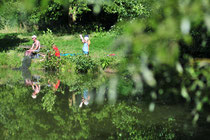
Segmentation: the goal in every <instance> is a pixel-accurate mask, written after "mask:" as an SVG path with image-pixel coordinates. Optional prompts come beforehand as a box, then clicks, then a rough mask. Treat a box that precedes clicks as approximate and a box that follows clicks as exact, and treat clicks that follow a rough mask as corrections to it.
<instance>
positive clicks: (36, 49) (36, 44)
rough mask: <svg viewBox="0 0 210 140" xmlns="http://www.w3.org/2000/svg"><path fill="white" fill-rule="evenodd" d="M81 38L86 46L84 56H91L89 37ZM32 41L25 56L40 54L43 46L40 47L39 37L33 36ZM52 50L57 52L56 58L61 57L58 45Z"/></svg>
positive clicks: (84, 46)
mask: <svg viewBox="0 0 210 140" xmlns="http://www.w3.org/2000/svg"><path fill="white" fill-rule="evenodd" d="M79 36H80V38H81V41H82V43H83V44H84V45H83V48H82V50H83V54H85V55H89V46H90V39H89V36H88V35H85V36H84V38H83V36H82V35H79ZM32 40H33V44H32V47H31V48H30V49H29V50H27V51H26V52H25V54H24V55H25V56H29V57H31V56H32V55H33V54H35V53H39V51H40V48H41V45H40V42H39V41H38V40H37V36H36V35H33V36H32ZM52 48H53V50H54V51H55V56H57V57H60V52H59V50H58V47H57V46H56V45H53V46H52Z"/></svg>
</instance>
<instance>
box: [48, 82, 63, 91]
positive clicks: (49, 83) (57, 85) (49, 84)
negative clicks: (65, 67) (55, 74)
mask: <svg viewBox="0 0 210 140" xmlns="http://www.w3.org/2000/svg"><path fill="white" fill-rule="evenodd" d="M51 85H53V90H54V91H56V90H58V88H59V86H60V80H57V83H56V84H55V83H51V82H50V80H48V86H49V87H51Z"/></svg>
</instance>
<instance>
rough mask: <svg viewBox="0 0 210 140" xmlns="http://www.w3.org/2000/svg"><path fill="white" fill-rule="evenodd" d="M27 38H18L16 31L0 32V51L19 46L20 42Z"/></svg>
mask: <svg viewBox="0 0 210 140" xmlns="http://www.w3.org/2000/svg"><path fill="white" fill-rule="evenodd" d="M28 41H29V40H28V39H25V38H24V39H20V38H19V37H18V33H11V34H6V35H4V34H0V45H1V46H0V52H3V51H9V50H13V49H15V48H16V47H18V46H19V44H20V43H24V42H28Z"/></svg>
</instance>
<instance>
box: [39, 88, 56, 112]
mask: <svg viewBox="0 0 210 140" xmlns="http://www.w3.org/2000/svg"><path fill="white" fill-rule="evenodd" d="M55 99H56V96H55V94H54V92H53V91H52V90H48V91H47V93H46V94H45V95H44V97H43V98H42V101H43V104H42V107H43V108H44V109H46V110H47V112H50V111H52V109H53V105H54V104H55Z"/></svg>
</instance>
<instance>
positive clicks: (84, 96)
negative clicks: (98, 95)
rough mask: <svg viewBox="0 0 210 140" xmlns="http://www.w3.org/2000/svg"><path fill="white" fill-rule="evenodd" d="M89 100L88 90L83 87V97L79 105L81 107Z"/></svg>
mask: <svg viewBox="0 0 210 140" xmlns="http://www.w3.org/2000/svg"><path fill="white" fill-rule="evenodd" d="M89 100H90V96H89V95H88V90H87V89H85V90H84V91H83V97H82V101H81V103H80V105H79V107H82V105H83V104H84V105H88V104H89Z"/></svg>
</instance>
